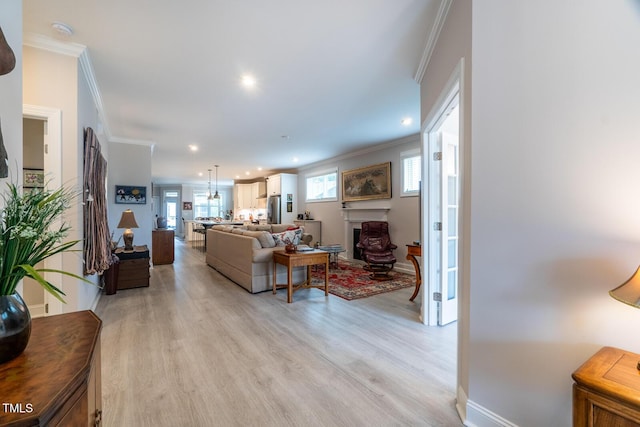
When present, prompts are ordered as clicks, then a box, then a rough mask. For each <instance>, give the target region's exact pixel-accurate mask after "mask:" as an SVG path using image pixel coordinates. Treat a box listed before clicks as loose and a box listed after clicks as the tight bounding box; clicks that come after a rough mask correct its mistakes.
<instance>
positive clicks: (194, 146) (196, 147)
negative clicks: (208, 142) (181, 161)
mask: <svg viewBox="0 0 640 427" xmlns="http://www.w3.org/2000/svg"><path fill="white" fill-rule="evenodd" d="M189 150H191V151H198V146H197V145H195V144H189Z"/></svg>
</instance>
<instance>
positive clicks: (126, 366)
mask: <svg viewBox="0 0 640 427" xmlns="http://www.w3.org/2000/svg"><path fill="white" fill-rule="evenodd" d="M175 246H176V256H175V259H176V261H175V262H174V264H171V265H159V266H155V267H154V268H153V269H152V271H151V281H150V283H151V285H150V287H149V288H138V289H127V290H122V291H118V292H117V294H115V295H109V296H107V295H103V296H102V297H101V299H100V302H99V303H98V307H97V309H96V312H97V314H98V315H99V316H100V317H101V318H102V320H103V322H104V324H103V332H102V396H103V410H104V415H103V418H104V425H106V426H136V427H137V426H154V427H157V426H460V425H462V423H461V422H460V419H459V417H458V416H457V414H456V411H455V409H454V399H455V393H454V390H455V381H456V374H455V367H456V329H455V328H456V325H455V324H454V325H450V326H447V327H443V328H440V327H427V326H424V325H422V324H421V323H419V321H418V313H419V307H418V305H416V304H414V303H413V302H410V301H409V297H410V296H411V294H412V292H413V289H411V288H408V289H401V290H398V291H395V292H390V293H387V294H382V295H376V296H373V297H369V298H364V299H361V300H354V301H345V300H343V299H341V298H339V297H336V296H333V295H329V296H328V297H325V296H324V293H323V292H322V291H320V290H318V289H304V290H300V291H298V292H296V293H295V294H294V302H293V303H292V304H287V302H286V290H284V289H283V290H281V291H278V294H277V295H275V296H274V295H273V294H272V293H271V292H264V293H261V294H257V295H252V294H249V293H248V292H246V291H245V290H244V289H243V288H241V287H240V286H238V285H236V284H235V283H233V282H231V281H230V280H228V279H227V278H225V277H224V276H222V275H220V274H219V273H218V272H217V271H216V270H214V269H212V268H210V267H208V266H207V265H206V263H205V261H204V254H203V253H202V251H201V250H199V249H196V248H192V247H191V246H190V245H189V244H185V243H183V242H181V241H179V240H176V245H175Z"/></svg>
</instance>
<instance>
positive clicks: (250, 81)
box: [240, 74, 256, 89]
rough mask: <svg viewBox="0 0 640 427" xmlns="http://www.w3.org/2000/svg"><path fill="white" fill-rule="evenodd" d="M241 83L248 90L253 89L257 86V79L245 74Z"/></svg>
mask: <svg viewBox="0 0 640 427" xmlns="http://www.w3.org/2000/svg"><path fill="white" fill-rule="evenodd" d="M240 81H241V82H242V86H244V87H246V88H247V89H253V88H254V87H255V86H256V78H255V77H253V76H252V75H250V74H245V75H244V76H242V79H241V80H240Z"/></svg>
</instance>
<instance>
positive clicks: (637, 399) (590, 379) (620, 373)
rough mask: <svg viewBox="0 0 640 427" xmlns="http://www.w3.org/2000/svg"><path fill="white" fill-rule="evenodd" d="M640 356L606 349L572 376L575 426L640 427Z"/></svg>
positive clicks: (601, 350) (595, 355) (614, 349)
mask: <svg viewBox="0 0 640 427" xmlns="http://www.w3.org/2000/svg"><path fill="white" fill-rule="evenodd" d="M638 361H640V354H635V353H631V352H628V351H624V350H620V349H617V348H613V347H603V348H602V349H600V351H598V352H597V353H596V354H594V355H593V356H592V357H591V358H590V359H589V360H587V361H586V362H585V363H584V364H583V365H582V366H581V367H580V368H578V370H577V371H575V372H574V373H573V375H572V377H573V379H574V381H575V383H574V384H573V425H574V427H587V426H620V427H631V426H639V425H640V374H639V372H638V369H637V368H636V366H637V364H638Z"/></svg>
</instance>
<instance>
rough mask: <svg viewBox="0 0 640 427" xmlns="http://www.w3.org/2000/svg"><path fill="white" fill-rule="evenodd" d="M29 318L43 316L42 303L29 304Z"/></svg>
mask: <svg viewBox="0 0 640 427" xmlns="http://www.w3.org/2000/svg"><path fill="white" fill-rule="evenodd" d="M29 314H30V315H31V318H35V317H44V314H45V313H44V304H29Z"/></svg>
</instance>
